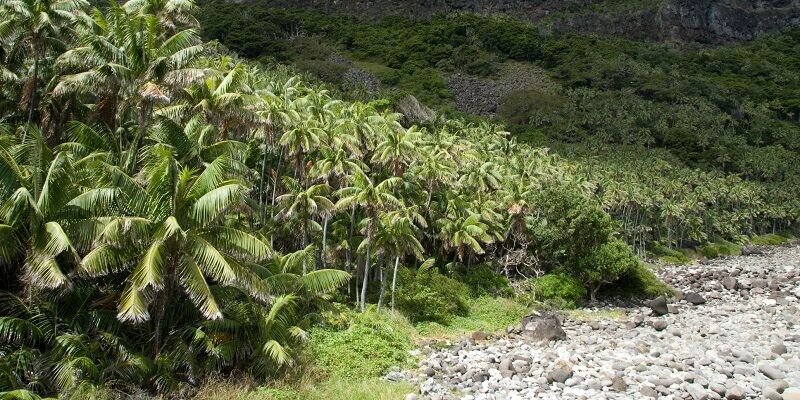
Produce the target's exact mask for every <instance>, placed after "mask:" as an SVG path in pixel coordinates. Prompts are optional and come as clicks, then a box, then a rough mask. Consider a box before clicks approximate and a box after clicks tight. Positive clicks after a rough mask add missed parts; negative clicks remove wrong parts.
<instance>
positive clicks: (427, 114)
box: [395, 94, 436, 125]
mask: <svg viewBox="0 0 800 400" xmlns="http://www.w3.org/2000/svg"><path fill="white" fill-rule="evenodd" d="M395 108H396V110H397V112H399V113H400V114H403V117H404V118H403V122H404V123H405V125H414V124H419V123H423V122H428V121H432V120H433V119H434V118H435V117H436V113H435V112H433V110H431V109H430V108H428V107H427V106H426V105H424V104H422V103H420V102H419V100H417V98H416V97H414V96H412V95H410V94H409V95H407V96H405V97H403V98H402V99H400V101H398V102H397V104H396V105H395Z"/></svg>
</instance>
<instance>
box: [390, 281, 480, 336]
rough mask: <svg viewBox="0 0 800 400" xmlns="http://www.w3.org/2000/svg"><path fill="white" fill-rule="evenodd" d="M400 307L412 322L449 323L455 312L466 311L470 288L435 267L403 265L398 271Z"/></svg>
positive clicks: (398, 301)
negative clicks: (417, 268) (417, 269)
mask: <svg viewBox="0 0 800 400" xmlns="http://www.w3.org/2000/svg"><path fill="white" fill-rule="evenodd" d="M397 279H398V284H397V292H396V293H395V299H396V305H397V309H398V310H400V311H401V312H402V313H403V314H404V315H405V316H406V317H408V319H409V320H411V322H415V323H416V322H422V321H432V322H438V323H441V324H447V323H448V322H449V321H450V320H451V319H452V318H453V317H454V316H457V315H461V316H464V315H467V312H468V311H469V305H468V299H469V288H467V285H465V284H463V283H461V282H459V281H457V280H455V279H452V278H448V277H446V276H444V275H442V274H440V273H438V272H436V271H434V270H426V271H416V270H411V269H406V268H404V269H402V270H400V272H399V274H398V278H397Z"/></svg>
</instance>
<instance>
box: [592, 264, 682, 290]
mask: <svg viewBox="0 0 800 400" xmlns="http://www.w3.org/2000/svg"><path fill="white" fill-rule="evenodd" d="M672 292H673V289H672V288H671V287H670V286H669V285H667V284H666V283H664V282H663V281H661V279H658V277H657V276H656V275H655V274H654V273H653V271H652V270H651V269H650V267H649V266H648V265H647V264H645V263H642V262H638V263H636V265H635V266H634V267H633V268H631V269H630V270H628V271H627V272H625V273H624V274H622V276H620V277H619V279H618V280H617V282H616V283H615V284H613V285H610V286H608V287H606V288H605V289H604V290H603V291H602V294H604V295H609V296H620V297H626V298H642V299H646V298H653V297H657V296H660V295H662V294H663V295H670V294H672Z"/></svg>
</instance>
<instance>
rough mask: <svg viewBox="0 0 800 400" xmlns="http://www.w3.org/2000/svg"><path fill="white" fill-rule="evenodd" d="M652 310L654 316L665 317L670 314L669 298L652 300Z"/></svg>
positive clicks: (661, 297) (660, 297)
mask: <svg viewBox="0 0 800 400" xmlns="http://www.w3.org/2000/svg"><path fill="white" fill-rule="evenodd" d="M649 306H650V309H651V310H653V314H654V315H665V314H667V313H668V312H669V309H668V308H667V298H666V297H664V296H658V297H656V298H655V299H653V300H650V304H649Z"/></svg>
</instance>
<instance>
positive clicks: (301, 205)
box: [277, 177, 335, 275]
mask: <svg viewBox="0 0 800 400" xmlns="http://www.w3.org/2000/svg"><path fill="white" fill-rule="evenodd" d="M284 185H285V186H287V187H288V188H290V192H289V193H286V194H284V195H281V196H280V197H278V206H279V207H280V208H281V212H279V213H278V215H277V218H278V219H289V218H298V219H299V220H300V224H301V226H302V243H301V247H306V246H307V245H308V244H309V239H308V230H309V224H310V223H311V222H312V218H313V217H317V216H321V217H322V218H323V219H324V220H325V226H323V231H322V258H324V257H325V242H326V239H327V232H328V218H330V216H331V214H332V213H333V210H334V208H335V206H334V204H333V202H332V201H331V200H330V199H329V198H328V197H326V195H327V194H328V193H329V192H330V186H328V185H326V184H316V185H312V186H309V187H308V188H303V187H302V186H300V184H299V183H298V182H297V181H296V180H294V179H292V178H288V177H285V178H284ZM305 274H306V264H305V262H304V263H303V275H305Z"/></svg>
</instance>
